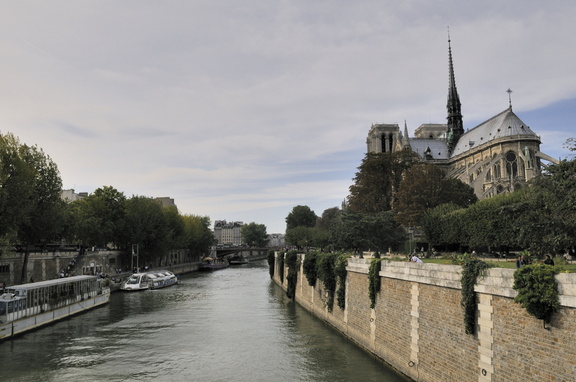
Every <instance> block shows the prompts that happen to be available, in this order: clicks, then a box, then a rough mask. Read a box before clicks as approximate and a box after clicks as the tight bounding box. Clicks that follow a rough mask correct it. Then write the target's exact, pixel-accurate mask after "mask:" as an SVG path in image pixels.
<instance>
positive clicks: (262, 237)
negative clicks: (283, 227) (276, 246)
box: [241, 222, 269, 247]
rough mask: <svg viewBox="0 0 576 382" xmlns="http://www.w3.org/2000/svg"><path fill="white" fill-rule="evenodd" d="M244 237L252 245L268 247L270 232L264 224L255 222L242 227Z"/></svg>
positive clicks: (245, 241)
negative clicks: (268, 232) (267, 231)
mask: <svg viewBox="0 0 576 382" xmlns="http://www.w3.org/2000/svg"><path fill="white" fill-rule="evenodd" d="M241 233H242V239H243V240H244V243H246V244H248V245H249V246H250V247H266V246H267V245H268V241H269V240H268V234H267V233H266V226H265V225H264V224H256V223H254V222H252V223H248V224H244V225H243V226H242V228H241Z"/></svg>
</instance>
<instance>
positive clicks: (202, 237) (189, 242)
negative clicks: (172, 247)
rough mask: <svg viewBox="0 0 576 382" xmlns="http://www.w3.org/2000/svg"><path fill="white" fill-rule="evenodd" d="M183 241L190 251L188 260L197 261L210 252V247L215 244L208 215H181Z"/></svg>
mask: <svg viewBox="0 0 576 382" xmlns="http://www.w3.org/2000/svg"><path fill="white" fill-rule="evenodd" d="M182 220H183V222H184V237H185V239H184V242H185V244H186V248H188V250H189V251H190V261H199V260H200V259H201V258H203V257H204V256H206V255H208V254H209V253H210V249H211V247H212V246H213V245H214V244H216V238H215V237H214V233H213V232H212V231H211V230H210V218H209V217H208V216H198V215H183V216H182Z"/></svg>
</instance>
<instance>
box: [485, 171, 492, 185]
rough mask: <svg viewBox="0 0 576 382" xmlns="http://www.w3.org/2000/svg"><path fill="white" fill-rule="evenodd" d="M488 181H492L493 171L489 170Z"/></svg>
mask: <svg viewBox="0 0 576 382" xmlns="http://www.w3.org/2000/svg"><path fill="white" fill-rule="evenodd" d="M486 181H487V182H490V181H492V171H491V170H490V169H488V172H487V173H486Z"/></svg>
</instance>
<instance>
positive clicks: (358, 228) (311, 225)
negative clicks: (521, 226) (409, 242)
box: [286, 151, 477, 251]
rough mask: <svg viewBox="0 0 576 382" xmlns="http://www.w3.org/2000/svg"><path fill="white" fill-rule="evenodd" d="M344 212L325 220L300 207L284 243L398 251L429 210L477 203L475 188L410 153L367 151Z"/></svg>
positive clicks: (329, 212) (288, 221)
mask: <svg viewBox="0 0 576 382" xmlns="http://www.w3.org/2000/svg"><path fill="white" fill-rule="evenodd" d="M358 170H359V171H358V172H357V173H356V176H355V178H354V184H353V185H352V186H350V195H349V196H348V199H347V203H346V204H345V206H344V209H343V210H340V209H338V208H337V207H334V208H330V209H327V210H325V211H324V213H323V214H322V216H321V217H317V216H316V214H315V213H314V212H313V211H311V210H310V208H309V207H307V206H296V207H294V209H293V210H292V212H290V214H289V215H288V216H287V217H286V226H287V229H286V241H287V243H289V244H292V245H295V246H297V247H306V246H313V247H320V248H329V249H345V250H355V251H360V250H367V249H372V250H378V251H387V250H389V249H394V250H397V249H399V248H400V247H401V246H402V245H403V244H404V242H405V241H406V239H407V229H408V228H409V227H417V226H419V225H420V223H421V220H422V218H423V216H424V214H425V212H426V211H427V210H428V209H430V208H434V207H436V206H438V205H442V204H444V203H447V202H452V203H455V204H456V205H458V206H460V207H466V206H468V205H470V204H473V203H475V202H476V201H477V198H476V195H475V194H474V190H473V189H472V188H471V187H470V186H468V185H466V184H464V183H462V182H461V181H459V180H457V179H452V178H447V177H446V174H445V173H444V171H443V170H441V169H440V168H438V167H437V166H435V165H431V164H426V163H422V162H420V160H419V158H418V156H417V155H416V154H414V153H412V152H410V151H399V152H393V153H367V154H366V156H365V157H364V159H363V160H362V163H361V164H360V166H359V167H358Z"/></svg>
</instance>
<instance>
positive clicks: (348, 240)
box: [331, 211, 406, 251]
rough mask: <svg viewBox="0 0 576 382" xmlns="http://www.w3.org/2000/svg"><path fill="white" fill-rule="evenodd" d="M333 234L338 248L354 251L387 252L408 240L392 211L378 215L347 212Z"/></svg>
mask: <svg viewBox="0 0 576 382" xmlns="http://www.w3.org/2000/svg"><path fill="white" fill-rule="evenodd" d="M331 234H332V241H333V243H334V245H335V246H336V247H337V248H341V249H352V250H367V249H372V250H379V251H387V250H388V248H397V247H398V246H399V245H400V244H401V243H402V242H403V241H404V240H405V239H406V235H405V233H404V230H403V229H402V227H400V225H399V224H398V223H397V222H396V221H395V220H394V213H393V212H392V211H386V212H380V213H377V214H365V213H359V212H355V211H346V212H344V213H342V215H341V216H340V218H339V219H338V221H337V222H336V223H335V224H333V226H332V230H331Z"/></svg>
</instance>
